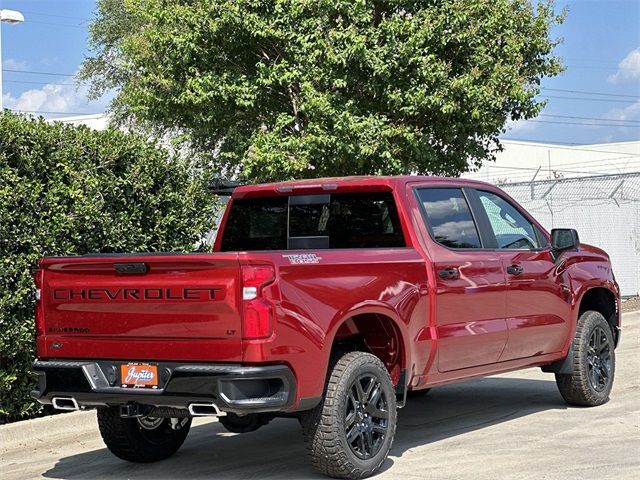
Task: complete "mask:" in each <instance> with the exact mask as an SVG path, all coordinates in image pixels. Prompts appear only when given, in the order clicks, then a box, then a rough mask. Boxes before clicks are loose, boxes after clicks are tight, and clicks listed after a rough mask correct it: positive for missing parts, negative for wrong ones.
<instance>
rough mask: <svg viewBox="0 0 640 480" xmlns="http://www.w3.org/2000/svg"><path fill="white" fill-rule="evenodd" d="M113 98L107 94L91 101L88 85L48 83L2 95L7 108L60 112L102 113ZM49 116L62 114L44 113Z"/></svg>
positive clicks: (56, 116)
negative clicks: (40, 86)
mask: <svg viewBox="0 0 640 480" xmlns="http://www.w3.org/2000/svg"><path fill="white" fill-rule="evenodd" d="M111 98H113V95H105V96H103V97H102V98H100V99H99V100H96V101H93V102H91V101H89V99H88V87H87V86H84V85H82V86H79V87H78V86H76V85H72V84H70V85H60V84H53V83H51V84H47V85H44V86H43V87H42V88H34V89H31V90H27V91H25V92H22V93H21V94H20V95H17V96H13V95H12V94H11V93H10V92H7V93H5V94H4V95H3V96H2V101H3V103H4V107H5V108H9V109H11V110H16V111H24V112H30V113H32V112H35V113H36V114H37V113H38V112H60V113H69V115H72V114H75V113H102V112H103V111H104V110H105V109H106V106H107V104H108V102H109V101H110V100H111ZM42 116H44V117H47V118H58V117H60V115H54V114H50V113H42Z"/></svg>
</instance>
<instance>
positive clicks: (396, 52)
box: [81, 0, 562, 180]
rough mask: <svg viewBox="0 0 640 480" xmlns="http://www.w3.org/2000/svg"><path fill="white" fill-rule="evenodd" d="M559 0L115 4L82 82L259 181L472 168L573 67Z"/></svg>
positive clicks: (123, 116)
mask: <svg viewBox="0 0 640 480" xmlns="http://www.w3.org/2000/svg"><path fill="white" fill-rule="evenodd" d="M561 21H562V18H561V16H560V15H557V14H555V13H554V9H553V4H552V3H549V2H547V1H545V0H542V1H536V2H535V7H534V6H533V5H532V4H531V2H530V1H529V0H412V1H406V0H397V1H393V0H388V1H387V0H370V1H365V0H271V1H269V0H219V1H210V0H192V1H188V2H187V1H183V0H99V2H98V11H97V15H96V18H95V20H94V21H93V23H92V25H91V27H90V32H91V33H90V45H91V47H92V49H93V52H94V54H93V56H92V57H90V58H88V59H87V60H86V62H85V63H84V65H83V68H82V71H81V77H82V78H83V79H85V80H89V81H90V82H91V83H92V86H93V93H94V94H95V95H99V94H101V93H103V92H104V91H106V90H109V89H116V91H117V95H116V97H115V100H114V102H113V104H112V108H113V111H114V112H115V113H116V115H117V118H119V119H120V120H121V121H129V120H134V121H135V123H136V124H138V125H145V126H147V127H151V128H153V129H157V130H159V131H163V132H172V133H173V134H179V135H181V136H182V138H183V139H186V141H188V142H189V144H190V145H191V146H192V147H194V148H195V149H196V150H197V151H200V152H205V153H215V157H216V159H217V161H218V162H219V166H220V167H221V168H222V169H223V171H224V170H226V171H231V172H241V173H242V175H243V176H244V177H247V178H250V179H253V180H278V179H287V178H292V177H297V178H300V177H318V176H327V175H350V174H399V173H410V172H417V173H433V174H449V175H455V174H460V173H461V172H464V171H465V170H467V169H468V165H469V164H472V165H473V164H475V165H478V164H480V163H481V162H482V161H483V160H485V159H487V158H492V156H493V154H494V152H495V151H497V150H499V149H500V148H501V147H500V143H499V140H498V135H499V134H500V133H502V132H503V131H504V125H505V122H506V121H507V120H509V119H511V120H519V119H528V118H531V117H534V116H536V115H537V114H538V113H539V111H540V110H541V108H542V106H543V104H542V103H540V102H539V101H537V100H536V98H535V96H536V94H537V93H539V84H540V80H541V79H542V77H544V76H552V75H556V74H557V73H559V72H560V71H561V66H560V63H559V61H558V59H557V58H556V57H554V56H553V48H554V47H555V45H556V43H557V42H556V41H554V40H553V39H552V38H551V34H550V30H551V28H552V27H553V26H554V25H555V24H557V23H559V22H561Z"/></svg>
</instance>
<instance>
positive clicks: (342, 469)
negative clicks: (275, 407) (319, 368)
mask: <svg viewBox="0 0 640 480" xmlns="http://www.w3.org/2000/svg"><path fill="white" fill-rule="evenodd" d="M396 419H397V413H396V396H395V391H394V388H393V385H392V383H391V378H390V377H389V372H388V371H387V369H386V368H385V366H384V365H383V364H382V362H381V361H380V360H379V359H378V358H377V357H375V356H374V355H371V354H369V353H364V352H350V353H347V354H345V355H343V356H342V357H340V358H339V359H338V360H337V361H336V362H335V363H334V364H333V367H332V368H331V369H330V371H329V375H328V379H327V384H326V389H325V396H324V399H323V401H322V402H320V404H319V405H318V406H316V407H315V408H314V409H313V410H310V411H309V412H306V413H305V414H304V415H303V417H302V428H303V433H304V439H305V443H306V446H307V451H308V453H309V456H310V458H311V463H312V464H313V466H314V468H315V469H316V470H318V471H319V472H320V473H323V474H325V475H328V476H330V477H334V478H349V479H360V478H366V477H368V476H370V475H373V474H374V473H376V472H377V471H378V470H379V468H380V466H381V465H382V463H383V462H384V461H385V459H386V458H387V455H388V454H389V450H390V449H391V444H392V443H393V437H394V435H395V431H396Z"/></svg>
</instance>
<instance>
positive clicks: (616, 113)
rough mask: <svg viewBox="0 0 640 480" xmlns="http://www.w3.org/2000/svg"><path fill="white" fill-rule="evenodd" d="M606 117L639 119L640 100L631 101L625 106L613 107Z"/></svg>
mask: <svg viewBox="0 0 640 480" xmlns="http://www.w3.org/2000/svg"><path fill="white" fill-rule="evenodd" d="M606 117H607V118H612V119H615V120H634V121H635V120H640V101H637V102H635V103H632V104H631V105H629V106H628V107H625V108H615V109H613V110H611V111H610V112H609V113H608V114H607V115H606Z"/></svg>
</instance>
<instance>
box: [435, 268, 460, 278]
mask: <svg viewBox="0 0 640 480" xmlns="http://www.w3.org/2000/svg"><path fill="white" fill-rule="evenodd" d="M438 276H439V277H440V278H441V279H443V280H453V279H454V278H458V269H457V268H445V269H444V270H440V271H439V272H438Z"/></svg>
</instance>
